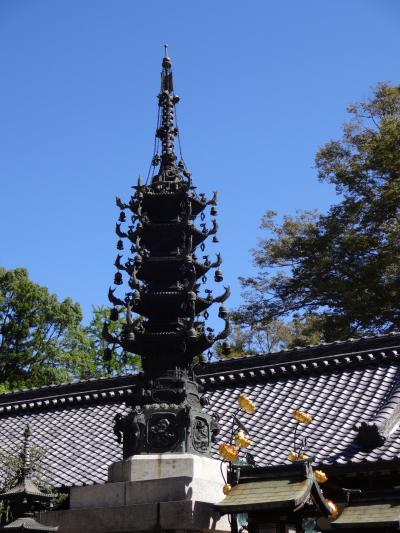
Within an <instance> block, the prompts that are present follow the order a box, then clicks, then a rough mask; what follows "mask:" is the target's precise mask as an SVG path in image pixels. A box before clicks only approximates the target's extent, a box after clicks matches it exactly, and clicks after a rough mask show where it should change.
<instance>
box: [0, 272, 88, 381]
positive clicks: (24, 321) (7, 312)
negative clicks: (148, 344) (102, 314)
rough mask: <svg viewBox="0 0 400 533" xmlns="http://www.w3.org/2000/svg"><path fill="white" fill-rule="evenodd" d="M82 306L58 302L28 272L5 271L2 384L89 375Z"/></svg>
mask: <svg viewBox="0 0 400 533" xmlns="http://www.w3.org/2000/svg"><path fill="white" fill-rule="evenodd" d="M81 320H82V312H81V308H80V305H79V304H77V303H74V302H72V300H71V299H70V298H66V299H65V300H64V301H62V302H59V301H58V299H57V297H56V296H55V295H54V294H49V292H48V290H47V288H45V287H41V286H40V285H38V284H36V283H33V282H32V281H31V280H30V279H29V277H28V273H27V271H26V270H25V269H23V268H17V269H15V270H5V269H3V268H2V269H0V383H1V384H2V387H3V389H5V390H7V389H15V388H21V387H37V386H41V385H46V384H49V383H60V382H62V381H69V380H71V379H72V378H73V377H77V376H79V377H80V376H85V375H86V374H89V373H90V369H89V364H88V357H87V354H88V349H89V345H88V343H87V340H86V337H85V334H84V332H83V331H82V329H81V327H80V322H81Z"/></svg>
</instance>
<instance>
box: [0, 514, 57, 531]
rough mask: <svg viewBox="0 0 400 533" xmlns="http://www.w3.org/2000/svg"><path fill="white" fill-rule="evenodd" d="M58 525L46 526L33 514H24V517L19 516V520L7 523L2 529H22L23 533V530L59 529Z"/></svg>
mask: <svg viewBox="0 0 400 533" xmlns="http://www.w3.org/2000/svg"><path fill="white" fill-rule="evenodd" d="M57 530H58V526H45V525H43V524H39V522H37V521H36V520H35V519H34V518H33V517H31V516H24V517H22V518H17V520H14V522H11V523H10V524H7V525H6V526H4V527H2V528H1V529H0V531H20V532H21V533H22V532H23V531H38V532H42V533H44V532H46V531H57Z"/></svg>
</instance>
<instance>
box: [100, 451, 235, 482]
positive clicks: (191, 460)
mask: <svg viewBox="0 0 400 533" xmlns="http://www.w3.org/2000/svg"><path fill="white" fill-rule="evenodd" d="M220 464H221V463H220V461H217V460H216V459H211V458H210V457H203V456H200V455H194V454H191V453H163V454H161V453H159V454H150V455H134V456H132V457H130V458H129V459H125V460H124V461H117V462H116V463H113V464H112V465H110V466H109V468H108V481H109V482H111V483H115V482H118V481H147V480H151V479H165V478H176V477H189V478H193V479H207V480H208V481H211V480H216V481H221V479H222V476H221V471H220ZM223 466H224V468H226V467H225V465H223ZM225 474H226V472H224V475H225Z"/></svg>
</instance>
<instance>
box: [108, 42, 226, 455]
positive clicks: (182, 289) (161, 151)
mask: <svg viewBox="0 0 400 533" xmlns="http://www.w3.org/2000/svg"><path fill="white" fill-rule="evenodd" d="M178 102H179V97H178V96H176V95H175V93H174V87H173V76H172V64H171V59H170V58H169V57H168V55H167V53H165V56H164V58H163V61H162V72H161V90H160V93H159V95H158V105H159V121H158V125H157V131H156V141H158V142H156V145H158V149H157V150H156V153H155V154H154V156H153V160H152V166H153V176H152V177H151V179H148V180H147V182H146V183H144V184H143V183H142V182H141V179H140V177H139V179H138V183H137V185H136V186H134V187H133V188H134V190H135V193H134V194H133V196H132V197H131V198H130V201H129V202H128V203H123V202H122V201H121V200H120V199H119V198H117V205H118V207H119V208H120V209H121V213H120V217H119V222H118V223H117V226H116V233H117V235H118V237H119V241H118V244H117V248H118V250H120V251H121V252H122V250H124V249H126V244H127V249H128V251H130V252H131V254H134V255H133V256H132V255H129V254H128V256H127V257H125V259H124V260H123V255H122V253H119V254H118V256H117V259H116V261H115V266H116V267H117V272H116V274H115V278H114V283H115V285H117V286H118V285H123V283H124V277H125V279H126V281H127V282H128V285H129V288H130V290H128V292H126V293H125V294H124V295H123V296H118V295H117V294H116V293H115V290H116V287H115V288H110V290H109V299H110V301H111V303H112V304H114V306H115V307H114V309H111V312H110V320H115V319H117V318H118V314H119V309H120V308H121V306H122V307H124V308H125V309H126V317H127V324H126V327H125V331H124V333H123V335H121V337H115V336H113V335H112V334H110V332H109V330H108V324H107V323H106V324H105V327H104V332H103V333H104V337H105V339H106V340H108V341H109V342H110V343H114V344H117V345H120V346H122V347H123V348H124V349H125V350H126V351H128V352H131V353H135V354H139V355H140V356H141V360H142V366H143V371H144V372H143V380H144V382H146V383H147V385H146V386H147V388H148V391H149V390H150V389H149V387H150V388H151V386H153V385H149V383H150V382H151V383H153V380H158V383H160V380H162V379H166V378H167V376H170V377H171V376H172V375H174V376H175V377H177V376H180V377H181V378H182V376H183V377H184V379H186V378H188V375H189V374H188V372H189V371H190V370H191V369H192V367H193V361H194V358H195V357H196V356H199V355H200V354H201V353H202V352H204V351H205V350H208V349H209V348H210V347H211V346H212V345H213V343H214V342H215V341H216V340H219V339H224V338H226V337H227V336H228V334H229V331H230V328H229V318H228V313H227V311H226V309H225V307H223V306H220V307H219V317H220V318H222V319H223V320H224V321H225V326H224V327H223V329H222V331H221V332H220V333H219V334H217V335H215V334H214V332H213V330H212V328H206V325H205V320H204V319H207V318H208V308H209V307H210V306H211V305H212V304H213V303H215V302H218V303H220V304H222V303H223V302H224V301H225V300H226V299H227V298H228V296H229V293H230V291H229V287H225V290H224V291H223V292H222V294H220V295H219V296H216V297H213V295H212V291H211V290H210V289H205V291H204V292H203V293H202V291H201V286H202V283H203V284H204V283H206V281H207V277H206V274H207V272H208V271H209V270H210V269H212V268H215V269H216V270H215V273H214V280H215V281H216V282H220V281H222V279H223V278H222V273H221V271H220V270H219V266H220V264H221V262H222V259H221V256H220V254H216V258H215V261H214V262H212V261H211V260H210V259H209V257H208V256H207V255H204V256H203V261H199V260H198V258H197V255H196V252H197V251H198V249H200V250H201V252H202V253H204V251H205V243H204V241H205V240H206V239H207V237H209V236H213V239H212V240H213V242H218V239H217V237H216V233H217V229H218V225H217V222H216V220H215V218H213V219H212V222H211V227H209V228H207V225H206V223H205V222H204V220H205V218H206V214H205V210H206V208H207V207H209V206H210V207H211V209H210V214H211V216H215V215H216V207H215V206H216V203H217V195H216V193H214V195H213V197H212V198H211V199H208V200H207V199H206V197H205V195H204V194H197V193H196V188H195V187H194V186H193V185H192V180H191V174H190V172H189V171H188V170H187V169H186V166H185V164H184V162H183V160H182V158H181V159H180V160H178V158H177V156H176V154H175V138H176V137H177V136H178V135H179V132H178V128H177V124H176V113H175V106H176V104H177V103H178ZM127 213H128V216H127ZM128 217H129V218H130V220H131V221H132V225H130V226H128V227H126V228H124V229H123V228H122V227H121V225H122V223H124V222H126V221H127V220H128ZM197 218H200V222H199V223H197V224H196V219H197ZM124 243H125V244H124ZM132 313H136V314H137V315H139V316H140V317H142V318H141V320H139V321H133V319H132ZM185 376H186V377H185ZM171 379H172V378H171ZM182 379H183V378H182ZM194 383H195V382H194V381H193V384H194ZM185 386H186V385H185ZM185 386H184V387H183V388H185ZM196 387H197V385H196ZM196 390H197V389H196ZM142 392H143V391H142ZM143 394H144V393H143ZM149 394H150V395H151V394H152V393H151V392H150V393H149ZM139 396H140V394H139ZM135 401H136V404H135V405H136V406H138V404H140V405H142V406H143V405H144V403H143V402H144V400H143V398H142V399H140V398H136V400H135ZM198 407H199V409H200V406H198ZM207 424H208V425H209V420H208V421H207ZM120 427H122V426H121V424H120ZM121 432H122V433H124V432H123V430H122V429H121ZM124 440H125V441H126V436H125V434H124ZM125 443H126V442H124V449H125ZM178 448H179V447H178ZM146 449H147V451H148V450H154V446H153V447H152V446H147V448H146ZM173 449H174V447H173V446H172V447H168V446H166V447H165V451H173ZM178 451H185V450H184V449H182V450H181V449H180V448H179V450H178ZM201 451H204V450H201ZM124 453H125V452H124Z"/></svg>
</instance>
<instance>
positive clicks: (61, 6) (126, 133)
mask: <svg viewBox="0 0 400 533" xmlns="http://www.w3.org/2000/svg"><path fill="white" fill-rule="evenodd" d="M399 27H400V3H399V2H398V1H397V0H375V1H372V0H362V1H361V0H335V1H327V0H326V1H324V0H303V1H302V2H299V1H298V0H279V1H278V0H276V1H269V0H248V1H247V2H239V1H235V0H229V1H228V0H218V1H215V0H213V1H210V0H203V1H201V2H195V1H191V2H184V1H183V0H182V1H177V0H170V1H168V2H162V1H155V0H146V1H133V0H130V1H127V0H114V1H111V0H57V1H54V0H1V1H0V64H1V78H2V82H1V84H0V179H1V209H0V222H1V227H2V232H1V246H0V265H2V266H4V267H6V268H15V267H17V266H24V267H26V268H28V270H29V272H30V275H31V278H32V279H33V280H34V281H36V282H38V283H40V284H43V285H46V286H47V287H49V290H50V291H51V292H54V293H56V294H58V296H59V297H60V298H65V297H67V296H70V297H71V298H73V299H74V300H75V301H79V302H80V303H81V304H82V307H83V310H84V313H85V317H86V319H88V318H89V317H90V312H91V306H92V304H95V305H100V304H104V303H106V302H107V299H106V295H107V290H108V287H109V285H110V284H111V283H112V279H113V274H114V267H113V262H114V259H115V256H116V252H117V251H116V248H115V243H116V236H115V234H114V227H115V221H116V218H117V215H118V210H117V208H116V207H115V204H114V197H115V195H118V196H121V197H122V198H128V197H129V195H130V186H131V185H133V184H134V182H135V181H136V179H137V176H138V174H141V175H146V174H147V170H148V167H149V162H150V159H151V155H152V147H153V139H154V129H155V122H156V112H157V109H156V98H155V97H156V94H157V92H158V88H159V74H160V61H161V57H162V53H163V43H164V42H167V43H168V44H169V46H170V49H169V50H170V55H171V57H172V59H173V65H174V77H175V90H176V92H177V94H179V95H180V96H181V103H180V104H179V110H178V111H179V126H180V131H181V139H182V148H183V155H184V158H185V161H186V163H187V165H188V167H189V168H190V169H191V171H192V172H193V179H194V181H195V184H196V185H197V186H198V190H199V191H204V192H206V193H207V195H209V194H211V192H212V191H213V190H215V189H217V190H218V191H219V199H220V202H219V217H218V221H219V225H220V232H219V239H220V243H219V245H218V246H219V249H220V251H221V252H222V256H223V258H224V264H223V272H224V276H225V282H226V283H229V284H230V285H231V286H232V291H233V294H232V297H231V299H230V301H229V305H230V306H231V307H232V306H235V305H237V304H238V303H239V302H240V287H239V284H238V281H237V278H238V276H240V275H249V274H250V273H251V272H252V266H251V257H250V253H249V250H250V248H252V247H253V246H254V245H255V244H256V241H257V238H258V237H259V235H260V232H259V229H258V226H259V222H260V219H261V216H262V214H263V212H264V211H266V210H270V209H272V210H276V211H278V212H279V213H280V214H281V215H283V214H290V213H294V212H295V210H296V209H312V208H319V209H321V210H325V209H327V208H328V206H329V205H330V204H331V203H332V202H334V201H335V192H334V190H333V188H331V187H330V186H328V185H326V184H320V183H319V182H318V181H317V179H316V172H315V169H314V161H313V158H314V155H315V152H316V150H317V149H318V147H319V146H321V145H322V144H324V143H325V142H327V141H328V140H330V139H332V138H337V137H338V136H340V131H341V124H342V123H343V122H344V120H345V119H346V111H345V110H346V106H347V105H348V104H349V103H351V102H353V101H355V100H360V99H364V98H366V97H367V96H368V95H369V94H370V91H371V87H372V86H374V85H375V84H376V83H377V82H379V81H391V82H393V83H400V74H399V57H400V50H399V48H400V39H399ZM215 246H216V245H213V247H211V246H209V247H208V250H210V251H214V250H215V251H217V248H215Z"/></svg>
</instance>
